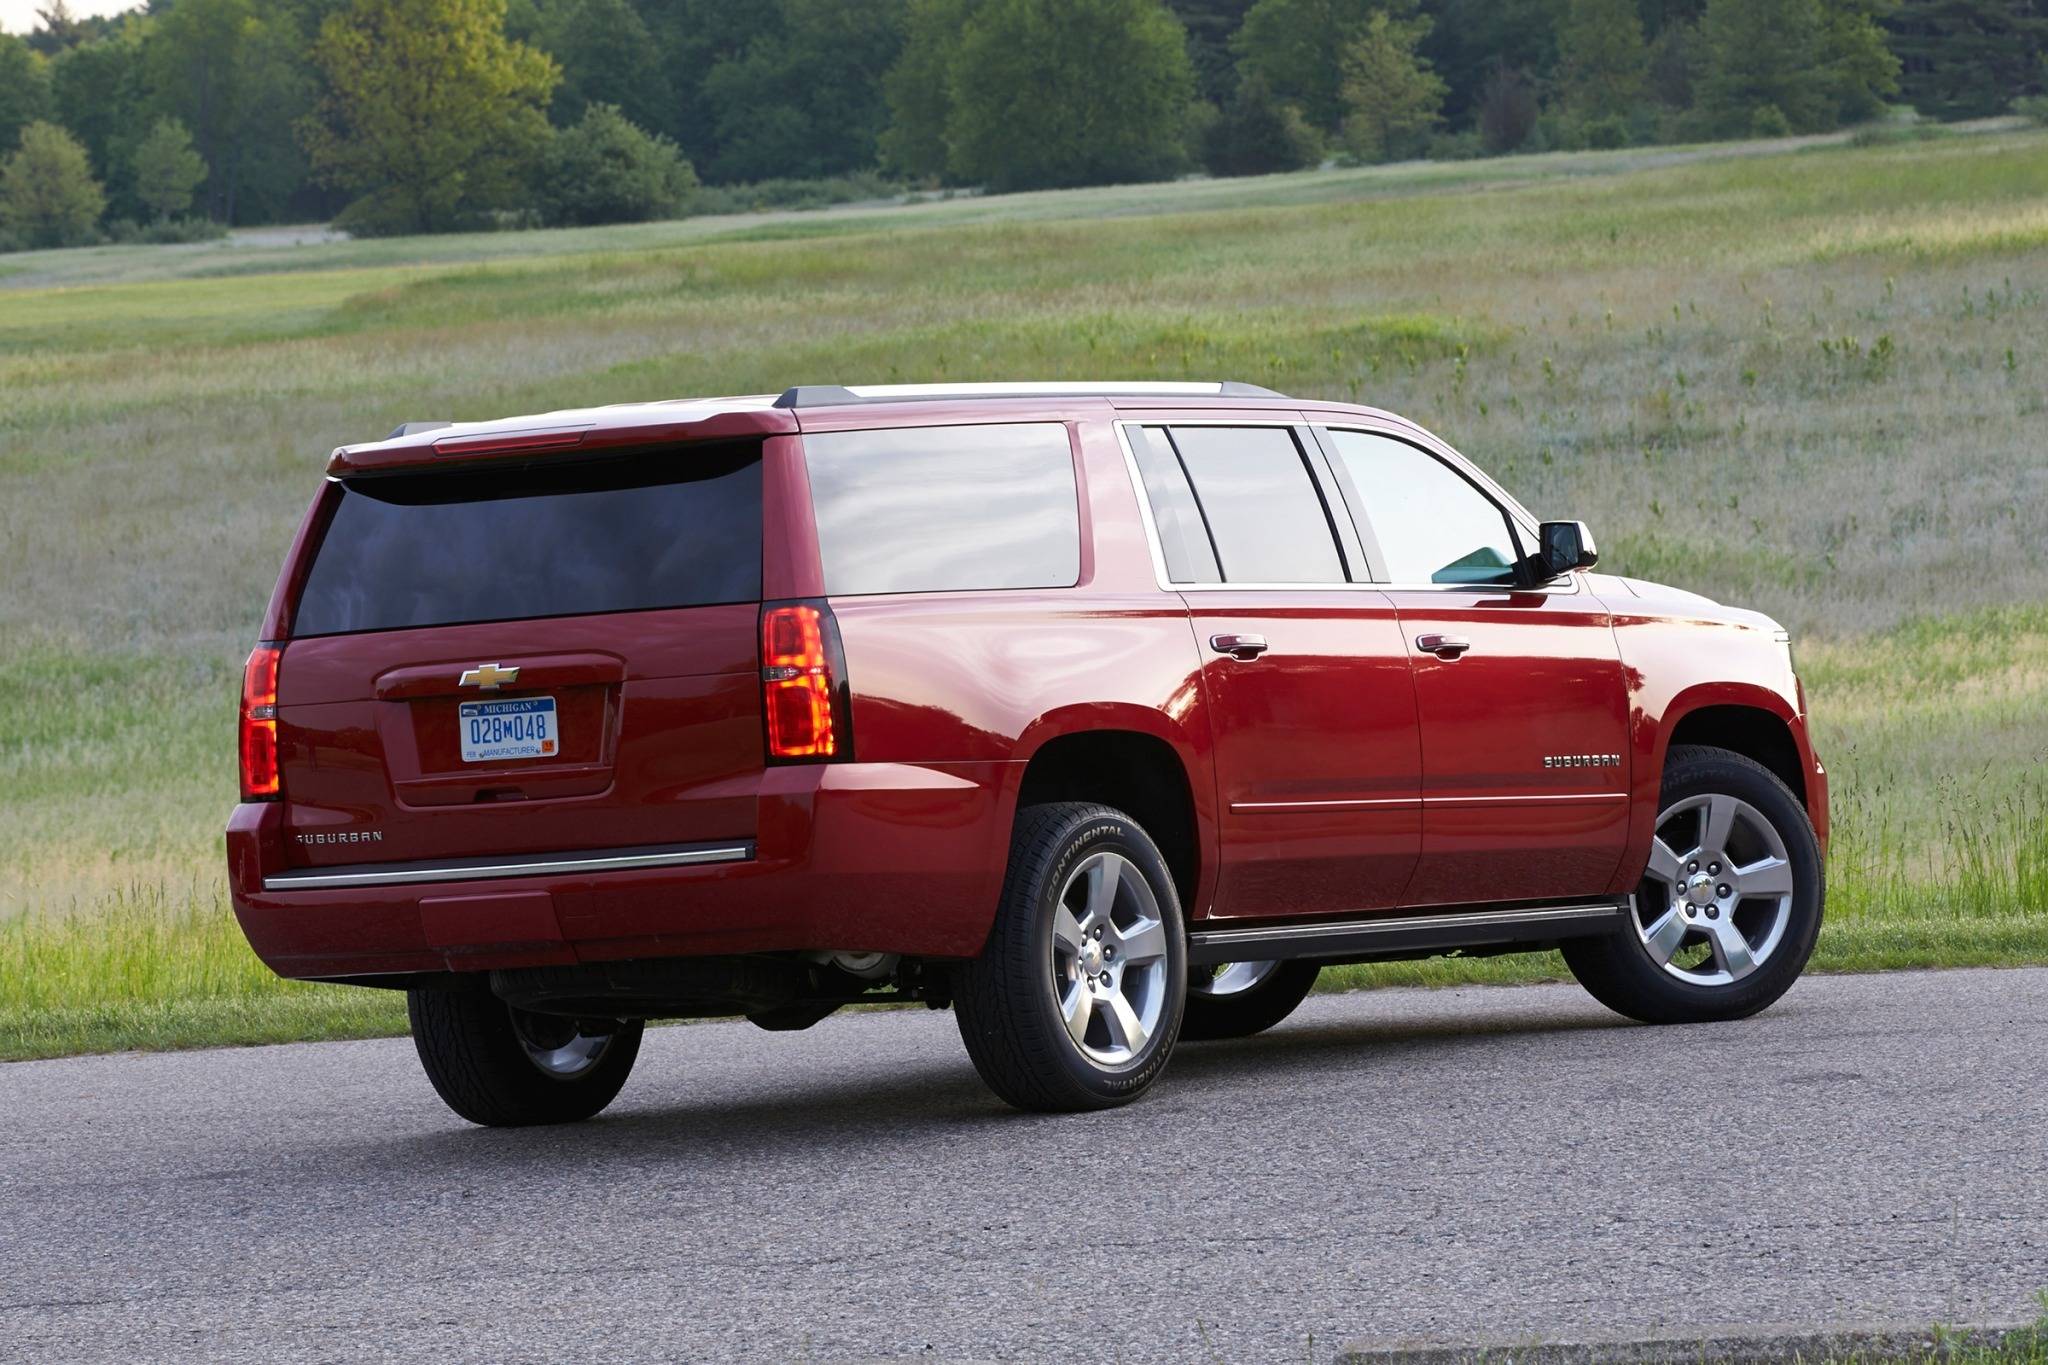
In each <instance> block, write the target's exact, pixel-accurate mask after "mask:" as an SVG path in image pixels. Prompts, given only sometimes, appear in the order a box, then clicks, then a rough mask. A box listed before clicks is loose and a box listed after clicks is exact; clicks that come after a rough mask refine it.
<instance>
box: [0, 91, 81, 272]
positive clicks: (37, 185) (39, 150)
mask: <svg viewBox="0 0 2048 1365" xmlns="http://www.w3.org/2000/svg"><path fill="white" fill-rule="evenodd" d="M106 207H107V197H106V195H105V194H104V193H103V192H101V190H100V184H99V181H97V180H95V179H93V178H92V165H91V163H90V162H89V161H87V160H86V155H85V148H83V147H81V146H79V145H78V139H77V138H74V137H72V136H71V134H69V133H67V132H65V131H64V130H63V129H62V128H59V127H58V126H57V125H56V124H54V123H41V122H37V123H31V124H29V125H28V127H26V128H24V129H22V130H21V146H20V147H18V148H16V149H15V152H14V154H13V155H12V156H10V157H8V158H7V161H6V163H5V164H4V165H0V228H5V229H6V230H8V231H9V232H10V233H12V234H13V235H14V236H15V237H16V238H18V239H19V240H20V241H21V242H22V243H23V244H24V245H26V246H30V247H52V246H78V245H81V244H83V243H86V242H89V241H91V240H92V237H93V224H95V223H97V222H98V221H99V217H100V214H101V213H102V212H103V211H104V210H105V209H106Z"/></svg>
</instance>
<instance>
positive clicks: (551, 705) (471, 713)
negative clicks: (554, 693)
mask: <svg viewBox="0 0 2048 1365" xmlns="http://www.w3.org/2000/svg"><path fill="white" fill-rule="evenodd" d="M461 722H462V761H463V762H464V763H495V762H498V761H499V760H501V759H507V758H553V757H554V756H555V755H556V754H558V753H560V752H561V751H562V736H561V732H560V731H558V730H557V729H556V728H555V699H554V698H553V697H520V698H517V699H516V700H512V701H466V702H464V703H462V716H461Z"/></svg>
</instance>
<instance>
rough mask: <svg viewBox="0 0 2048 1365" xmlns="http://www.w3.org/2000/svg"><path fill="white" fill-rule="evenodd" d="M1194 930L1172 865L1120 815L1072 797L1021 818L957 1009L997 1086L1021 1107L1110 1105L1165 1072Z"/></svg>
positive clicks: (961, 971) (970, 1045)
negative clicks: (1186, 922)
mask: <svg viewBox="0 0 2048 1365" xmlns="http://www.w3.org/2000/svg"><path fill="white" fill-rule="evenodd" d="M1186 996H1187V937H1186V935H1185V934H1184V933H1183V932H1182V928H1181V911H1180V900H1179V898H1178V896H1176V895H1175V893H1174V886H1173V878H1172V877H1171V876H1170V875H1169V874H1168V872H1167V868H1166V860H1165V859H1164V858H1162V857H1160V855H1159V850H1158V848H1156V847H1155V846H1154V845H1153V843H1152V840H1151V838H1150V837H1149V836H1147V835H1146V833H1145V831H1144V830H1143V829H1142V828H1141V827H1140V826H1139V825H1138V822H1137V821H1135V820H1133V819H1131V817H1129V816H1128V815H1125V814H1124V813H1123V812H1121V811H1117V810H1112V809H1110V808H1109V807H1107V806H1096V805H1087V804H1083V803H1080V802H1071V801H1062V802H1055V803H1049V804H1046V805H1038V806H1030V807H1027V808H1026V809H1025V810H1024V811H1022V812H1021V813H1020V814H1019V816H1018V819H1017V829H1016V833H1015V835H1014V836H1013V838H1012V840H1011V845H1010V867H1009V875H1008V878H1007V879H1006V881H1005V882H1004V886H1003V898H1002V903H1001V905H1000V906H999V907H998V909H997V912H996V922H995V926H994V928H993V929H991V930H990V932H989V938H988V943H987V944H986V946H984V947H983V949H982V952H981V956H979V957H977V958H975V959H973V960H972V961H970V962H967V963H965V964H963V965H962V966H961V967H959V968H958V969H957V970H956V972H955V976H954V993H953V1012H954V1016H955V1018H956V1019H957V1020H958V1022H959V1025H960V1037H961V1040H962V1041H963V1042H965V1043H966V1045H967V1054H968V1056H970V1057H971V1058H973V1059H974V1066H975V1069H976V1070H977V1071H979V1072H980V1073H981V1077H982V1079H983V1080H984V1081H986V1082H988V1086H989V1088H990V1089H991V1090H993V1091H995V1092H996V1094H997V1095H999V1096H1001V1097H1002V1098H1003V1099H1004V1100H1007V1101H1008V1102H1009V1103H1011V1104H1013V1105H1015V1106H1017V1107H1018V1108H1019V1109H1030V1110H1039V1111H1048V1112H1060V1111H1077V1110H1088V1109H1107V1108H1110V1107H1111V1106H1114V1105H1119V1104H1127V1103H1129V1102H1130V1101H1132V1100H1134V1099H1136V1098H1137V1097H1138V1096H1139V1095H1141V1094H1143V1093H1144V1092H1145V1091H1146V1089H1147V1088H1149V1087H1150V1086H1151V1084H1152V1082H1153V1081H1155V1080H1157V1079H1158V1077H1159V1073H1160V1072H1161V1071H1163V1070H1164V1069H1165V1067H1166V1061H1167V1058H1168V1057H1169V1056H1170V1055H1171V1054H1172V1052H1173V1044H1174V1040H1175V1039H1176V1038H1178V1037H1179V1035H1180V1022H1181V1011H1182V1009H1183V1007H1184V1005H1185V1003H1186Z"/></svg>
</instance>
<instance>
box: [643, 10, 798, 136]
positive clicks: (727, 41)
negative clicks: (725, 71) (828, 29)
mask: <svg viewBox="0 0 2048 1365" xmlns="http://www.w3.org/2000/svg"><path fill="white" fill-rule="evenodd" d="M634 6H635V8H636V9H638V10H639V12H640V17H641V18H642V19H643V20H645V21H646V24H647V28H648V31H649V32H650V33H652V34H653V35H654V43H655V47H656V49H657V50H658V51H659V53H660V55H661V63H662V66H663V67H664V68H665V69H666V71H667V74H668V80H669V85H670V87H671V88H672V89H673V90H674V92H675V94H674V99H673V102H672V103H671V104H670V106H669V112H668V117H667V119H666V120H665V121H658V122H654V123H649V124H647V125H646V127H647V128H649V129H650V130H652V131H654V132H659V133H666V134H668V135H669V136H670V137H672V138H674V139H675V140H676V143H677V144H678V145H679V146H680V147H681V148H682V149H683V155H685V156H687V157H688V158H689V159H690V161H691V162H692V164H694V165H695V166H696V167H697V169H698V172H699V173H700V174H705V175H707V176H708V175H709V168H710V167H711V166H712V165H713V163H714V162H715V161H716V160H717V158H718V154H719V150H720V148H719V145H718V122H719V116H720V114H721V113H722V112H724V111H721V110H720V109H719V108H718V107H717V105H716V104H715V103H713V101H712V98H711V96H710V95H709V94H708V93H707V92H706V89H705V86H706V82H707V81H708V80H709V78H710V75H711V73H712V72H713V71H715V70H717V69H718V68H719V67H720V66H721V65H723V64H725V63H727V62H733V61H738V60H739V59H740V58H742V57H744V56H745V55H746V53H747V51H748V49H749V48H750V47H753V46H756V45H758V44H761V43H766V42H773V41H776V40H779V39H780V38H781V37H782V30H781V20H782V8H781V6H780V5H778V4H775V3H773V0H634Z"/></svg>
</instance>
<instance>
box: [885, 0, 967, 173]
mask: <svg viewBox="0 0 2048 1365" xmlns="http://www.w3.org/2000/svg"><path fill="white" fill-rule="evenodd" d="M976 8H977V3H976V0H910V7H909V10H908V12H907V13H906V14H905V16H904V21H903V27H904V34H903V51H902V52H901V53H900V54H899V55H898V56H897V58H896V64H895V65H894V66H892V67H890V68H889V72H888V74H887V75H886V76H884V77H883V78H882V93H883V96H884V98H885V99H886V100H887V101H888V105H889V124H888V127H886V128H884V129H883V130H882V136H881V141H880V151H881V156H882V164H883V165H884V166H885V167H887V168H888V169H889V170H891V171H894V172H896V173H897V174H898V175H907V176H910V177H912V178H914V179H929V180H939V179H943V178H944V177H945V175H946V170H947V163H948V156H947V151H946V123H947V120H949V119H950V118H951V117H952V114H953V53H954V48H955V46H956V44H957V43H958V41H959V37H960V33H961V31H962V30H964V29H965V28H966V27H967V21H968V19H969V18H970V17H971V16H972V15H973V14H974V11H975V9H976Z"/></svg>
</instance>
